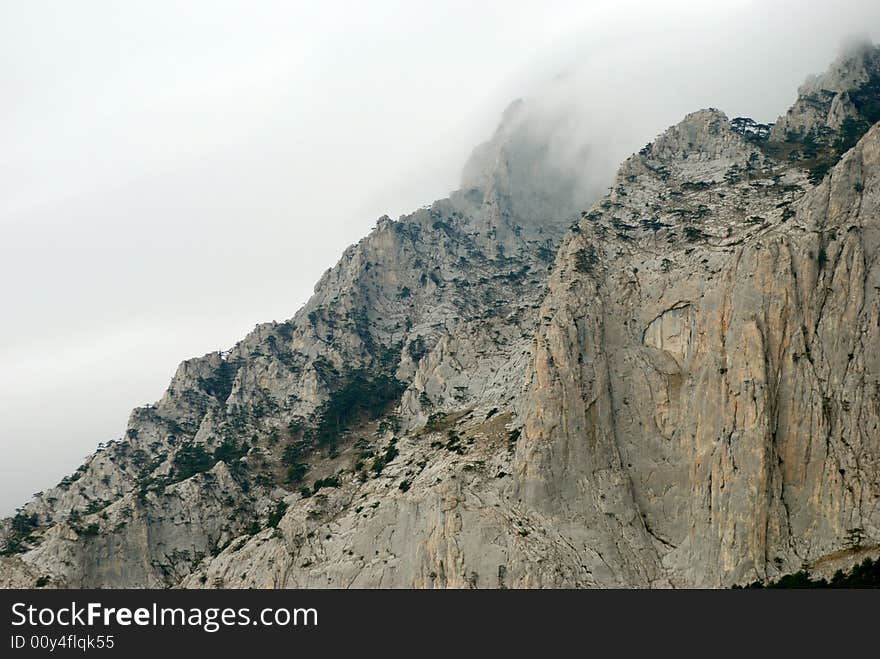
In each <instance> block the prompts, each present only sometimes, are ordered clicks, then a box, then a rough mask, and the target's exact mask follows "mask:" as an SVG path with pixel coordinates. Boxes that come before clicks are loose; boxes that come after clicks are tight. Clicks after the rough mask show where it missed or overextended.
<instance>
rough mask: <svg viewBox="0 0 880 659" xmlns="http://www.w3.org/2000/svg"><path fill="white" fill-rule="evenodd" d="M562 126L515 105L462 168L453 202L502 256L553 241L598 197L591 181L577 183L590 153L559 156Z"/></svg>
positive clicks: (525, 106) (519, 103)
mask: <svg viewBox="0 0 880 659" xmlns="http://www.w3.org/2000/svg"><path fill="white" fill-rule="evenodd" d="M562 123H564V122H563V121H562V119H560V118H552V117H549V118H548V116H546V113H545V112H542V111H539V110H537V109H535V110H534V111H533V109H532V108H531V106H530V104H529V103H527V102H526V101H523V100H516V101H514V102H513V103H511V104H510V105H509V106H508V108H507V109H506V110H505V111H504V113H503V115H502V119H501V122H500V124H499V126H498V128H497V129H496V131H495V133H494V134H493V136H492V138H491V139H490V140H488V141H487V142H484V143H483V144H481V145H479V146H478V147H476V148H475V149H474V151H473V153H472V154H471V157H470V158H469V159H468V161H467V163H466V164H465V166H464V169H463V172H462V181H461V190H460V191H459V192H457V193H453V195H452V200H453V202H454V203H456V204H457V205H458V206H459V207H460V208H461V209H462V212H463V213H464V214H466V215H472V216H473V218H474V226H475V228H476V230H477V231H479V232H481V233H483V234H487V235H491V236H492V240H493V242H496V243H499V244H501V245H502V246H503V247H504V248H505V249H507V250H508V251H510V250H513V249H516V248H517V247H518V246H519V247H521V246H522V244H523V242H524V241H526V242H528V241H533V240H536V239H538V240H545V239H546V238H548V237H556V236H558V235H559V234H561V232H562V230H563V229H564V228H565V227H566V226H568V225H569V224H570V223H571V221H572V220H573V219H574V218H575V217H576V215H577V213H578V212H579V211H580V210H581V209H583V208H585V207H586V206H588V205H589V204H590V203H591V202H592V201H594V200H595V199H596V198H597V197H598V196H599V192H600V189H599V188H598V186H596V185H595V182H591V183H592V185H590V184H587V185H585V184H584V180H583V178H584V172H585V171H588V170H589V167H588V164H589V159H590V154H589V153H588V152H586V151H582V152H578V153H576V154H574V155H572V154H570V153H566V154H565V155H563V154H562V153H561V152H562V151H564V150H565V148H564V145H563V142H564V140H562V139H561V135H562V133H563V128H562V126H561V124H562Z"/></svg>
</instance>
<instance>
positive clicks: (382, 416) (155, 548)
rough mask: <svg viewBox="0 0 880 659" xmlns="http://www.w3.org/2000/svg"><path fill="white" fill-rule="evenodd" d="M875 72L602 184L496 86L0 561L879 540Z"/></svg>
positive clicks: (646, 159)
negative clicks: (466, 153) (356, 236)
mask: <svg viewBox="0 0 880 659" xmlns="http://www.w3.org/2000/svg"><path fill="white" fill-rule="evenodd" d="M878 62H880V57H878V50H877V48H876V47H875V46H873V45H869V44H862V45H860V46H859V47H857V48H853V49H849V50H847V51H846V52H845V53H844V54H843V55H842V56H841V57H840V58H839V59H838V60H836V61H834V62H833V63H832V64H831V65H830V67H829V68H828V69H827V72H826V73H825V74H823V75H822V76H820V77H819V78H815V79H812V82H808V83H807V84H805V85H804V86H802V87H801V89H800V92H799V95H798V97H797V99H796V101H795V102H794V104H793V105H792V106H791V109H790V110H789V111H788V112H787V113H785V114H784V115H783V116H782V117H781V118H780V119H779V120H776V121H775V122H774V126H773V127H771V126H769V122H767V121H766V120H763V119H762V118H761V117H758V118H757V120H752V119H748V118H746V117H741V116H733V115H728V114H725V113H724V112H723V111H721V110H719V109H714V108H709V109H698V108H694V110H695V111H691V112H689V113H687V114H686V115H684V118H680V117H679V118H678V120H677V121H676V122H675V123H674V125H672V126H671V127H669V128H668V129H666V130H665V131H663V132H662V133H661V134H660V135H659V136H656V137H655V138H654V139H652V140H651V141H650V142H648V143H647V144H645V145H644V146H643V147H642V148H641V149H640V150H639V152H638V153H636V154H633V155H631V156H630V157H628V158H626V159H625V160H624V161H623V163H622V164H620V166H619V168H618V169H617V173H616V175H615V176H614V177H613V179H612V180H611V186H610V188H609V189H608V191H607V193H605V194H603V195H602V196H601V197H600V198H598V199H595V200H594V203H591V196H593V195H597V194H598V191H599V189H598V188H597V187H594V186H593V185H592V184H590V183H589V182H588V181H585V180H584V179H582V178H581V175H582V174H583V169H585V168H586V169H589V168H590V167H591V163H595V162H596V161H595V160H594V159H595V158H596V157H597V156H596V152H595V151H593V150H591V149H589V148H586V149H581V148H571V147H572V144H576V143H577V140H572V141H571V142H570V143H566V141H565V140H564V139H563V138H562V136H563V135H564V131H563V130H562V127H564V126H565V125H566V122H565V120H564V119H560V117H563V118H564V117H566V116H567V113H566V112H562V113H556V114H555V115H553V112H555V109H554V111H553V112H551V113H550V114H548V112H550V110H549V109H548V108H549V107H550V106H548V105H546V104H545V102H541V101H538V102H534V104H533V102H532V101H530V100H526V101H525V102H524V103H516V104H514V105H512V106H511V107H510V108H509V109H508V110H507V112H506V113H505V114H504V117H503V119H502V122H501V125H500V127H499V128H498V129H497V131H496V132H495V134H494V136H493V137H492V138H491V139H490V140H489V141H488V142H486V143H485V144H483V145H481V146H479V147H478V148H477V149H476V150H475V151H474V154H473V156H472V158H471V160H470V161H469V163H468V165H467V167H466V168H465V173H464V176H463V183H462V187H461V189H459V190H457V191H455V192H453V193H452V194H450V195H449V196H448V197H447V198H444V199H440V200H438V201H436V202H434V203H433V204H431V205H429V206H426V207H423V208H421V209H419V210H417V211H415V212H414V213H411V214H409V215H404V216H402V217H401V218H400V219H399V220H397V221H393V220H391V219H390V218H388V217H383V218H380V220H379V221H378V223H377V225H376V227H375V229H374V230H373V231H372V232H371V233H370V234H369V235H368V236H367V237H365V238H363V239H362V240H361V241H359V242H358V243H357V244H355V245H352V246H351V247H349V248H348V249H347V250H346V251H345V252H344V253H343V255H342V257H341V259H340V260H339V262H338V263H337V264H336V265H335V266H334V267H333V268H331V269H330V270H328V271H326V272H325V273H324V275H323V276H322V277H321V278H320V280H319V281H318V283H317V285H316V286H315V290H314V294H313V296H312V297H311V298H310V299H309V301H308V302H307V303H306V304H305V305H304V306H303V307H302V309H300V310H299V311H298V312H297V313H296V315H295V316H294V317H293V318H292V319H291V320H289V321H286V322H282V323H278V322H271V323H265V324H262V325H258V326H257V327H256V328H255V329H254V330H253V331H252V332H251V333H249V334H248V335H247V336H246V337H245V338H244V339H242V340H241V341H240V342H238V343H237V344H236V345H235V346H234V347H233V348H232V349H231V350H229V351H224V352H214V353H209V354H207V355H205V356H204V357H200V358H196V359H190V360H188V361H185V362H184V363H182V364H181V365H180V366H179V367H178V369H177V372H176V373H175V375H174V378H173V379H172V381H171V384H170V386H169V387H168V389H167V390H166V391H165V393H164V395H163V396H162V397H161V399H160V400H158V401H157V402H156V403H155V404H152V405H148V406H145V407H140V408H137V409H135V410H134V411H133V412H132V414H131V417H130V419H129V422H128V425H127V428H126V431H125V435H124V437H122V438H121V439H119V440H117V441H113V442H110V443H109V444H107V445H106V446H102V447H101V449H100V450H99V451H98V452H97V453H95V454H94V455H92V456H90V457H89V458H88V459H87V460H86V462H85V463H84V464H83V465H82V466H81V467H80V468H79V469H77V470H76V472H74V473H73V474H72V475H70V476H68V477H66V478H65V479H64V480H62V482H61V483H60V484H58V485H57V486H56V487H53V488H50V489H48V490H46V491H44V492H43V493H41V494H40V495H39V496H37V497H36V498H35V499H34V500H33V501H31V502H29V503H27V504H26V505H25V506H23V507H22V509H21V510H20V511H19V512H18V513H17V514H16V515H15V516H14V517H12V518H9V519H7V520H4V522H3V527H2V538H3V539H2V543H3V544H2V547H3V549H2V552H3V556H2V557H0V584H3V585H5V586H33V585H36V584H39V585H41V586H69V587H119V586H130V587H169V586H183V587H189V588H199V587H208V588H214V587H218V588H219V587H235V588H243V587H346V588H348V587H355V588H356V587H419V588H422V587H424V588H431V587H446V588H450V587H451V588H469V587H470V588H508V587H511V588H512V587H516V588H526V587H687V586H690V587H723V586H730V585H734V584H742V583H746V582H751V581H754V580H765V579H773V578H777V577H779V576H780V575H785V574H787V573H791V572H795V571H797V570H798V569H800V568H802V567H803V566H805V565H806V566H807V567H808V568H809V570H810V571H811V572H813V573H814V574H816V575H823V574H826V573H830V571H832V570H836V569H838V568H841V569H843V568H847V567H848V566H850V565H852V564H853V563H855V562H858V561H860V560H862V559H863V558H865V557H871V558H873V557H876V555H877V554H878V553H880V550H878V546H880V518H878V511H880V507H878V493H880V471H878V465H880V444H878V434H877V432H876V430H877V426H878V424H880V418H878V409H880V406H878V404H877V402H878V401H877V395H878V394H877V387H876V386H875V385H876V382H878V381H880V362H878V361H877V359H876V355H877V354H878V351H877V346H878V345H880V333H878V327H880V322H878V318H880V297H878V290H880V287H878V286H874V285H873V284H874V283H876V281H877V280H878V277H880V272H878V271H877V267H878V266H877V259H876V254H877V251H878V249H880V227H878V226H877V221H878V218H880V213H878V211H880V208H878V205H880V197H878V194H877V191H878V190H880V182H878V180H877V179H878V176H880V125H878V123H877V122H878V121H880V112H878V107H880V105H878V104H880V84H878V82H880V66H878ZM817 81H818V82H817ZM545 101H546V99H545ZM555 107H556V106H555V105H554V108H555ZM532 108H536V109H532ZM551 115H553V116H555V117H556V120H551ZM538 118H542V119H543V120H541V121H536V119H538ZM563 161H567V162H568V163H570V164H572V165H574V166H572V167H561V166H560V162H563ZM587 204H588V207H587V208H585V209H582V206H583V205H587Z"/></svg>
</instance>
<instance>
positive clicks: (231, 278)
mask: <svg viewBox="0 0 880 659" xmlns="http://www.w3.org/2000/svg"><path fill="white" fill-rule="evenodd" d="M878 28H880V3H878V2H876V1H874V2H869V1H862V2H855V1H843V2H841V1H840V0H836V1H834V2H832V1H830V0H829V1H828V2H821V3H820V2H814V1H812V0H803V1H801V2H795V1H779V2H768V1H761V2H750V1H747V0H728V1H726V2H720V1H719V2H707V1H705V0H704V1H703V2H673V1H668V2H665V1H654V2H638V3H637V2H622V1H621V0H615V1H614V2H587V1H584V0H580V1H571V2H568V1H564V0H559V1H551V0H541V1H534V2H515V1H512V0H497V1H495V0H492V1H486V0H483V1H479V0H476V1H474V0H470V1H457V0H436V1H435V2H431V3H427V2H414V1H412V0H409V1H405V0H401V1H398V2H391V1H385V2H379V1H376V0H372V1H370V2H361V3H355V2H332V1H328V0H320V1H315V2H301V3H297V2H291V1H283V2H282V1H277V2H274V1H269V0H261V1H260V2H245V1H239V2H232V1H219V0H205V1H203V2H197V1H195V0H191V1H189V2H179V1H178V0H175V1H173V2H166V1H159V0H149V1H146V0H145V1H143V2H135V1H127V2H116V1H104V2H100V1H97V0H94V1H88V2H86V1H83V0H80V1H73V0H62V1H57V2H44V1H41V0H28V1H27V2H20V1H16V0H0V101H2V102H0V448H2V453H0V513H8V512H11V511H12V510H13V509H14V508H15V507H16V506H17V505H20V504H21V503H23V502H24V501H25V500H26V499H27V498H29V496H30V494H31V493H32V492H35V491H37V490H41V489H44V488H46V487H48V486H51V485H53V484H55V483H57V482H58V481H59V480H60V478H61V477H62V476H63V475H64V474H67V473H70V472H72V471H73V470H74V469H75V468H76V467H77V466H78V464H79V463H80V462H81V460H82V458H83V457H84V456H85V455H87V454H88V453H91V452H92V451H93V450H94V449H95V447H96V445H97V443H98V442H101V441H106V440H108V439H111V438H116V437H120V436H121V435H122V433H123V431H124V429H125V422H126V419H127V417H128V413H129V411H130V409H131V408H132V407H134V406H136V405H142V404H145V403H147V402H150V401H153V400H156V399H157V398H159V397H160V396H161V394H162V391H163V390H164V388H165V387H166V386H167V384H168V382H169V380H170V378H171V376H172V374H173V372H174V370H175V367H176V365H177V364H178V363H179V362H180V361H181V360H183V359H185V358H188V357H191V356H196V355H201V354H204V353H206V352H209V351H212V350H218V349H225V348H228V347H230V346H232V345H233V344H234V343H235V342H236V341H237V340H238V339H240V338H241V337H243V336H244V334H245V333H246V332H247V331H248V330H250V329H251V328H252V327H253V326H254V325H255V324H256V323H258V322H264V321H269V320H273V319H274V320H283V319H286V318H288V317H290V316H292V315H293V314H294V312H295V311H296V310H297V308H298V307H299V306H300V305H301V304H302V303H303V302H304V301H305V300H306V298H307V297H308V295H309V294H310V293H311V290H312V286H313V285H314V282H315V281H316V280H317V278H318V277H319V276H320V274H321V272H322V271H323V270H325V269H326V268H327V267H329V266H331V265H332V264H333V263H334V262H335V260H336V259H337V258H338V257H339V255H340V254H341V252H342V250H343V249H344V248H345V247H346V246H347V245H349V244H350V243H352V242H356V241H357V240H358V239H359V238H360V237H362V236H363V235H365V234H366V233H367V232H368V231H369V230H370V228H371V227H372V226H373V224H374V223H375V220H376V218H377V217H378V216H380V215H382V214H384V213H387V214H389V215H391V216H392V217H397V216H398V215H400V214H402V213H404V212H407V211H410V210H414V209H415V208H417V207H418V206H421V205H423V204H426V203H429V202H430V201H432V200H434V199H436V198H440V197H443V196H445V195H446V194H447V193H448V192H449V191H450V190H452V189H454V188H455V187H456V185H457V182H458V178H459V174H460V170H461V166H462V164H463V163H464V160H465V158H466V157H467V155H468V153H469V152H470V150H471V148H472V147H473V146H474V145H475V144H476V143H478V142H479V141H482V140H484V139H486V138H488V137H489V135H490V134H491V132H492V130H493V129H494V126H495V123H496V121H497V119H498V117H499V116H500V113H501V111H502V110H503V109H504V107H505V106H506V105H507V104H508V103H509V102H510V101H511V100H513V99H514V98H517V97H524V98H526V99H527V102H528V103H530V104H531V106H532V107H533V108H534V109H535V110H534V111H535V112H537V113H541V112H543V113H546V115H547V116H548V117H549V116H554V117H556V118H558V117H559V116H564V117H565V118H566V120H565V121H564V122H561V123H560V126H562V127H563V128H562V129H561V130H564V131H565V132H564V134H563V135H562V136H561V138H562V139H564V140H570V141H571V143H572V144H573V145H586V146H587V147H588V148H591V149H593V153H594V154H595V158H594V161H595V163H596V165H595V171H592V170H591V171H589V172H586V173H585V175H587V176H590V177H593V176H595V177H597V178H598V179H605V180H607V179H610V177H611V175H612V174H613V171H614V168H615V166H616V164H617V163H618V162H619V161H620V160H621V159H622V158H623V157H625V156H626V155H628V154H629V153H630V152H632V151H633V150H636V149H638V148H639V147H640V146H641V145H643V144H644V143H645V142H647V141H649V140H650V139H652V138H653V137H654V136H655V135H656V134H657V133H659V132H660V131H662V130H663V129H665V128H666V127H667V126H668V125H670V124H672V123H675V122H676V121H678V120H679V119H680V118H681V117H682V116H683V115H684V114H685V113H687V112H690V111H693V110H696V109H699V108H701V107H708V106H713V107H719V108H721V109H722V110H724V111H726V112H727V113H728V114H729V115H730V116H731V117H733V116H737V115H749V116H753V117H755V118H756V119H759V120H761V121H772V120H774V119H775V117H776V116H777V115H778V114H780V113H782V112H784V110H785V109H786V108H787V107H788V105H789V104H790V103H791V102H792V101H793V100H794V97H795V94H796V88H797V85H798V84H799V83H800V82H801V81H802V80H803V78H804V77H805V76H806V75H807V74H808V73H811V72H818V71H820V70H822V69H823V68H824V67H825V66H826V65H827V63H828V62H829V61H830V60H831V59H832V58H833V56H834V55H835V52H836V51H837V50H838V48H839V46H840V44H841V42H842V41H843V40H844V39H846V38H848V37H850V36H852V35H864V36H868V37H870V38H873V39H874V40H875V41H876V40H877V39H878Z"/></svg>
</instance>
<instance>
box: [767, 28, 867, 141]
mask: <svg viewBox="0 0 880 659" xmlns="http://www.w3.org/2000/svg"><path fill="white" fill-rule="evenodd" d="M877 121H880V48H878V47H877V46H874V45H872V44H869V43H862V44H859V45H857V46H854V47H851V48H849V49H847V50H845V51H844V52H843V53H842V54H841V55H840V57H838V59H837V60H835V61H834V63H832V65H831V66H830V67H829V68H828V70H827V71H826V72H825V73H823V74H821V75H817V76H812V77H810V78H809V79H808V80H807V81H806V82H804V84H803V85H801V87H800V88H799V89H798V98H797V100H796V101H795V103H794V105H792V107H791V108H790V109H789V110H788V112H787V113H786V114H785V115H783V116H782V117H780V118H779V120H778V121H777V122H776V124H775V125H774V126H773V128H772V130H771V133H770V140H771V141H772V142H793V141H795V142H803V143H806V144H807V145H808V146H810V145H813V144H817V145H820V146H821V145H828V146H835V145H836V146H837V147H838V148H837V151H839V152H842V151H845V150H846V149H849V148H851V147H852V146H853V145H854V144H855V142H856V141H857V140H858V139H859V138H860V137H861V136H862V135H863V134H864V133H865V131H867V129H868V128H869V127H870V126H871V125H872V124H874V123H876V122H877Z"/></svg>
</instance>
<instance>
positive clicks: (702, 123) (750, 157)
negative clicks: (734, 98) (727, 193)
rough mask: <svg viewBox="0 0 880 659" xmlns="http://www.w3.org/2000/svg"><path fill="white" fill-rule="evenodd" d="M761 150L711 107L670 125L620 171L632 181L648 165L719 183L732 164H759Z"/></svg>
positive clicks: (677, 175) (663, 173)
mask: <svg viewBox="0 0 880 659" xmlns="http://www.w3.org/2000/svg"><path fill="white" fill-rule="evenodd" d="M762 162H763V155H762V154H761V152H760V150H759V149H758V148H757V147H756V146H755V145H754V144H752V143H750V141H749V140H748V139H746V138H745V136H744V135H743V134H741V133H740V132H738V131H735V130H734V129H733V127H732V126H731V122H730V121H728V118H727V115H726V114H724V113H723V112H721V111H720V110H716V109H714V108H709V109H705V110H699V111H697V112H693V113H691V114H689V115H687V116H686V117H685V118H684V119H683V120H682V121H681V122H679V123H678V124H676V125H674V126H672V127H670V128H668V129H667V130H666V131H665V132H664V133H663V134H662V135H660V136H659V137H658V138H657V139H656V140H655V141H654V142H651V143H650V144H648V145H647V146H645V148H643V149H642V150H641V151H640V152H639V154H638V155H637V156H633V157H632V158H630V159H629V160H627V161H626V162H625V163H624V164H623V166H622V167H621V169H620V171H619V172H618V176H617V178H618V183H619V182H620V179H621V178H623V179H624V180H631V179H632V177H633V176H634V175H635V174H637V173H638V171H640V170H643V169H644V168H646V167H647V168H648V169H649V170H652V171H654V172H655V173H659V174H660V175H661V176H673V177H675V178H680V179H681V180H683V181H689V182H691V183H693V182H695V181H702V182H710V181H711V182H720V181H723V180H724V177H725V175H726V174H727V172H728V171H729V170H730V168H731V167H734V166H735V167H742V168H747V167H753V168H755V167H759V166H760V165H761V164H762Z"/></svg>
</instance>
